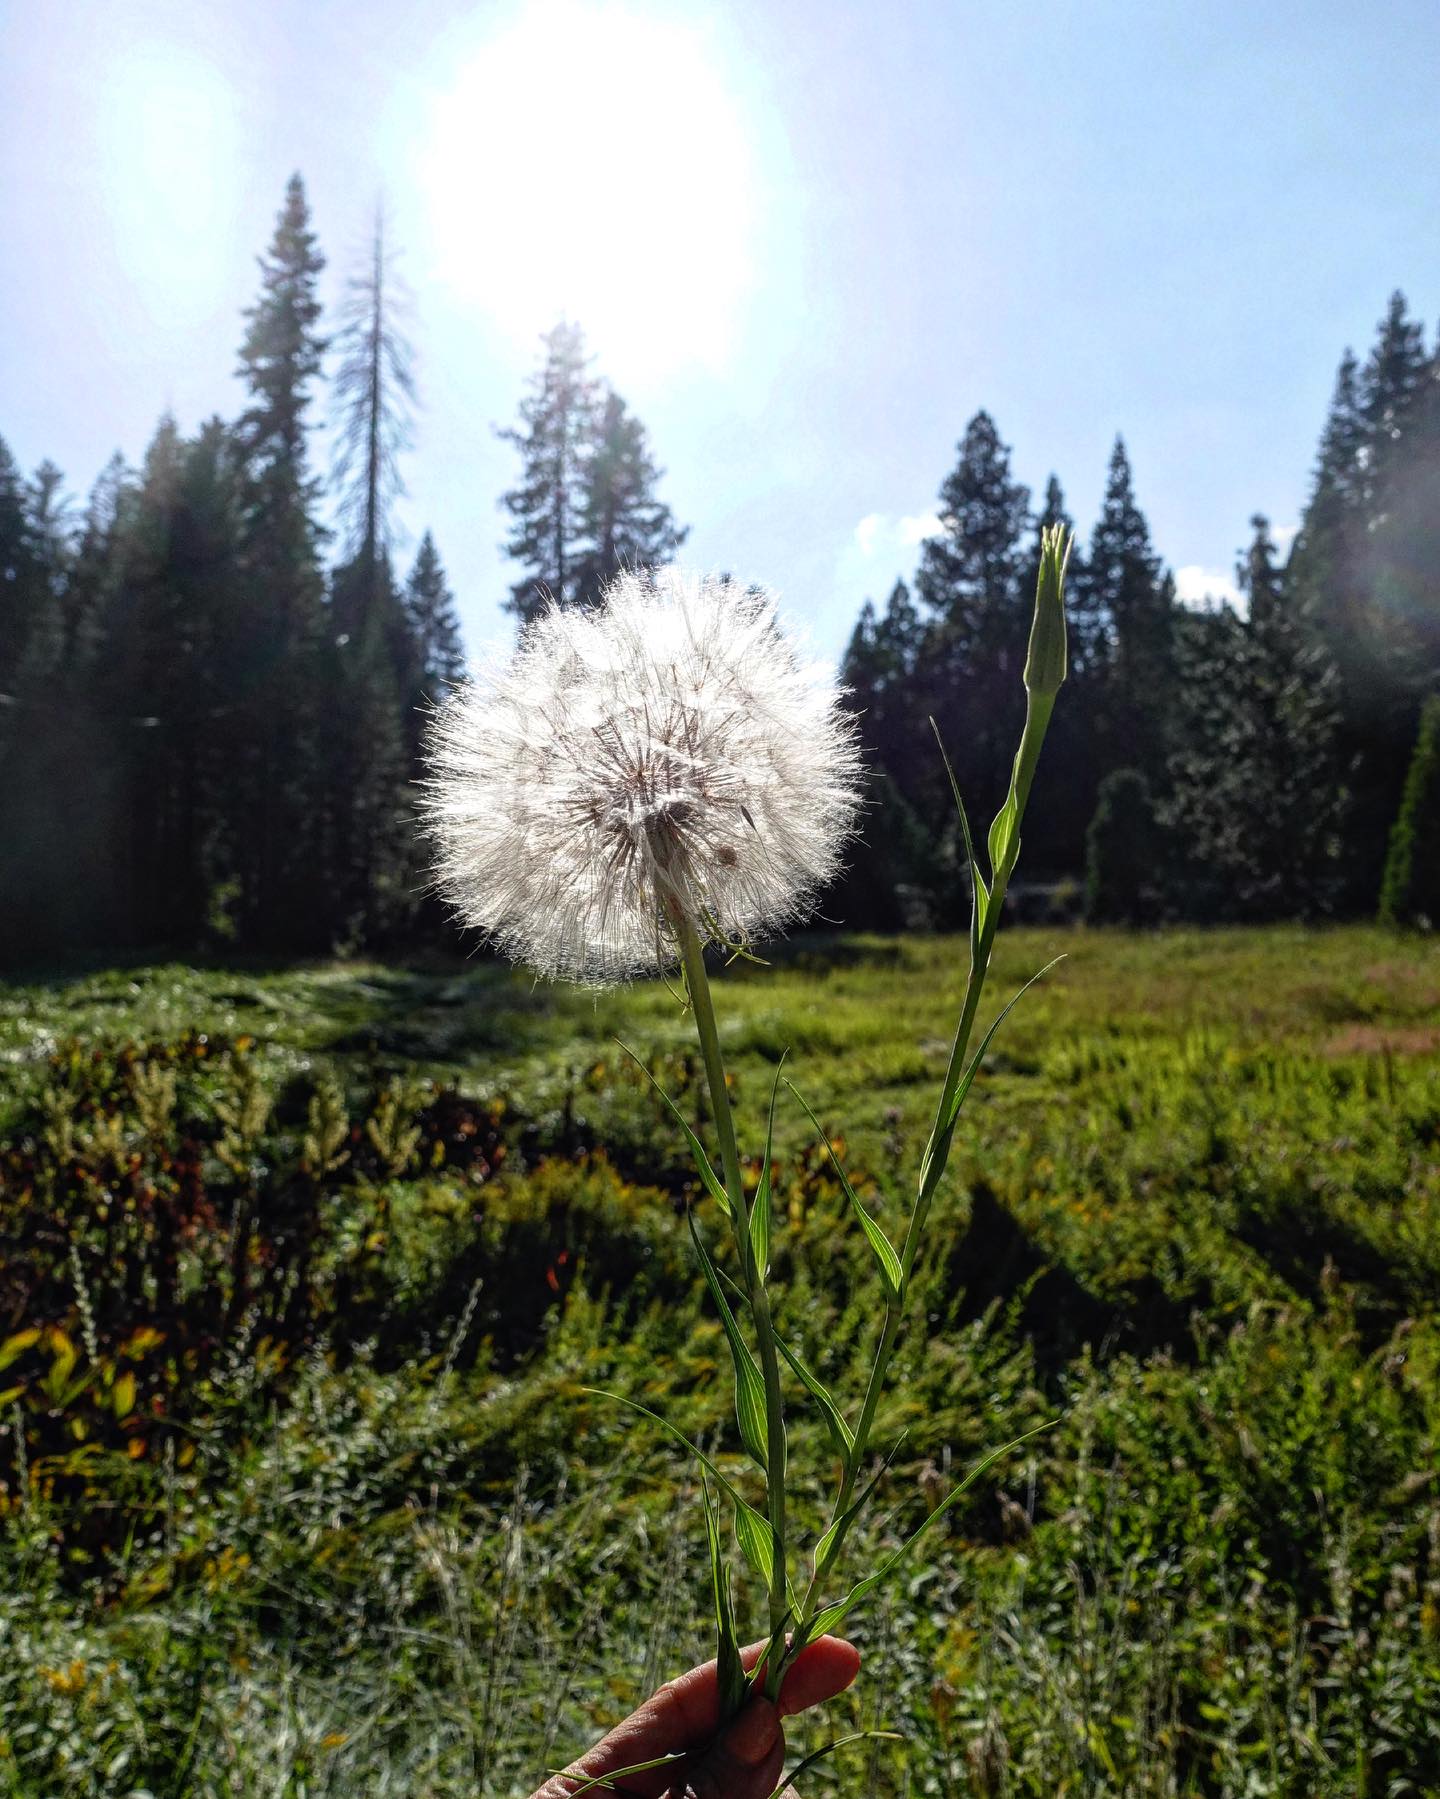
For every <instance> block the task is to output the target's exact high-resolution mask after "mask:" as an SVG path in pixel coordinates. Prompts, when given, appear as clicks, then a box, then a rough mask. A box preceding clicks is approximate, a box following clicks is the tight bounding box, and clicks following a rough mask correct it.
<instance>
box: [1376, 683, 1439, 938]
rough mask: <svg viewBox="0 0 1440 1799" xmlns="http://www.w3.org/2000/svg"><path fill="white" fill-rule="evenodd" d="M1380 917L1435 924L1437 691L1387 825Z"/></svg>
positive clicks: (1425, 708)
mask: <svg viewBox="0 0 1440 1799" xmlns="http://www.w3.org/2000/svg"><path fill="white" fill-rule="evenodd" d="M1380 922H1381V924H1388V925H1418V926H1419V927H1420V929H1421V930H1427V931H1428V930H1433V929H1434V927H1435V925H1436V924H1437V923H1440V694H1432V695H1431V696H1430V698H1429V699H1428V700H1426V702H1425V704H1424V706H1423V707H1422V708H1421V712H1420V730H1419V732H1418V734H1417V736H1416V738H1415V754H1414V755H1413V756H1412V757H1411V759H1410V772H1409V774H1407V775H1406V777H1405V792H1404V794H1403V796H1402V798H1401V801H1400V811H1399V813H1398V815H1397V816H1396V819H1395V823H1394V825H1393V826H1392V827H1391V830H1390V847H1389V850H1388V852H1387V854H1386V857H1385V878H1384V880H1383V882H1382V883H1381V887H1380Z"/></svg>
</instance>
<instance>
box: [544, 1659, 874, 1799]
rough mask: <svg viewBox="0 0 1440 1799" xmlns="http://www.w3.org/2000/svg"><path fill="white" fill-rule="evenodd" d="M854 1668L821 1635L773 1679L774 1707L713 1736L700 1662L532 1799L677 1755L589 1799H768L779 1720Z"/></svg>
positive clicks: (776, 1774)
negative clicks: (622, 1798)
mask: <svg viewBox="0 0 1440 1799" xmlns="http://www.w3.org/2000/svg"><path fill="white" fill-rule="evenodd" d="M764 1652H765V1644H764V1643H752V1644H751V1645H750V1647H749V1648H748V1649H746V1650H744V1651H743V1653H742V1656H741V1660H742V1661H743V1663H744V1665H745V1667H746V1668H752V1667H754V1665H755V1663H756V1662H758V1661H759V1659H760V1657H761V1656H762V1655H763V1654H764ZM859 1671H860V1656H859V1652H858V1651H857V1650H856V1649H855V1648H854V1647H853V1646H852V1645H851V1644H849V1643H844V1642H841V1640H840V1639H839V1638H838V1637H820V1638H818V1639H817V1640H816V1641H815V1642H813V1643H811V1644H810V1645H809V1646H808V1647H807V1648H805V1649H803V1650H802V1651H801V1652H800V1654H799V1655H798V1656H797V1657H796V1659H795V1664H794V1666H793V1667H792V1668H790V1669H789V1670H788V1671H787V1673H786V1675H785V1678H784V1680H783V1681H782V1682H781V1683H780V1695H779V1698H778V1700H776V1701H775V1702H774V1703H773V1704H772V1703H771V1701H770V1700H768V1699H766V1698H763V1697H761V1696H759V1695H757V1696H756V1697H754V1698H752V1699H750V1700H749V1701H747V1703H746V1704H745V1706H744V1707H743V1708H742V1709H741V1711H740V1713H739V1715H738V1716H737V1717H736V1718H735V1719H734V1720H733V1721H732V1722H731V1723H730V1724H729V1725H727V1727H726V1728H725V1730H724V1731H722V1732H721V1734H720V1735H719V1736H718V1737H717V1736H716V1734H715V1731H716V1727H717V1725H718V1724H719V1721H720V1688H719V1683H718V1681H717V1679H716V1673H715V1663H714V1662H706V1663H705V1665H704V1667H703V1668H692V1669H691V1670H690V1672H689V1673H688V1674H682V1675H681V1676H680V1677H679V1679H678V1680H671V1681H667V1682H666V1684H665V1685H664V1686H663V1687H661V1689H660V1691H659V1692H658V1693H656V1694H655V1695H654V1697H653V1698H651V1699H647V1700H646V1701H645V1703H644V1704H643V1705H642V1706H641V1707H640V1708H639V1710H638V1711H635V1712H632V1713H631V1715H630V1716H629V1717H628V1718H626V1719H625V1721H624V1723H623V1724H617V1725H616V1726H615V1728H614V1730H612V1731H611V1732H610V1734H609V1736H607V1737H606V1738H605V1740H604V1742H603V1743H597V1744H596V1746H595V1747H594V1748H593V1749H592V1750H591V1751H590V1753H589V1754H588V1755H584V1756H581V1758H580V1760H579V1761H578V1762H575V1763H574V1764H573V1765H572V1766H571V1767H570V1768H568V1769H567V1770H566V1771H565V1773H563V1774H557V1775H555V1776H554V1778H553V1779H551V1780H548V1781H547V1782H546V1783H545V1785H544V1786H542V1787H541V1788H539V1790H538V1791H537V1792H535V1793H534V1794H533V1795H532V1799H569V1795H570V1794H572V1793H574V1792H575V1791H576V1789H577V1788H578V1787H581V1786H583V1785H584V1783H585V1782H586V1781H587V1780H593V1779H594V1778H595V1776H596V1775H597V1774H604V1773H606V1772H607V1771H613V1770H617V1769H620V1768H632V1767H634V1766H635V1764H636V1763H637V1762H645V1761H652V1760H654V1758H655V1757H656V1756H660V1755H672V1754H675V1753H676V1752H683V1753H685V1756H686V1759H685V1760H684V1761H683V1762H678V1763H671V1764H670V1765H669V1766H667V1767H664V1768H652V1769H651V1770H650V1771H649V1772H648V1773H645V1774H631V1775H629V1776H627V1777H626V1778H625V1779H624V1780H622V1781H621V1783H620V1786H619V1787H618V1788H616V1787H606V1786H597V1787H593V1788H592V1789H590V1790H591V1791H592V1792H593V1793H594V1795H595V1799H608V1795H610V1794H612V1793H615V1792H617V1791H618V1792H624V1793H629V1794H635V1795H638V1796H639V1799H662V1796H663V1795H670V1799H769V1796H770V1794H771V1793H773V1792H774V1790H775V1788H776V1787H777V1786H778V1785H779V1784H780V1778H781V1772H782V1770H783V1768H784V1766H785V1734H784V1731H783V1729H782V1727H781V1726H782V1720H783V1719H785V1718H789V1717H793V1716H794V1714H795V1713H796V1712H803V1711H805V1710H807V1709H808V1708H809V1707H810V1706H812V1705H820V1704H822V1703H823V1702H824V1701H825V1700H826V1699H833V1698H834V1697H835V1695H836V1694H837V1693H843V1692H844V1691H845V1689H846V1687H848V1686H849V1685H850V1682H851V1681H852V1680H854V1678H855V1676H856V1675H857V1674H858V1673H859Z"/></svg>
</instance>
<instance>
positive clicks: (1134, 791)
mask: <svg viewBox="0 0 1440 1799" xmlns="http://www.w3.org/2000/svg"><path fill="white" fill-rule="evenodd" d="M1162 845H1163V839H1162V834H1161V831H1160V827H1159V825H1158V823H1157V821H1156V816H1155V802H1154V799H1153V798H1152V796H1151V792H1150V784H1149V782H1148V781H1147V780H1146V779H1145V777H1144V775H1143V774H1141V773H1140V771H1139V770H1138V769H1134V768H1117V769H1115V770H1113V771H1112V772H1111V773H1110V774H1108V775H1106V777H1105V779H1104V780H1103V781H1102V782H1101V783H1100V794H1099V799H1098V801H1097V803H1096V807H1095V816H1094V817H1093V818H1092V819H1091V821H1090V828H1089V830H1088V831H1087V832H1086V837H1085V917H1086V918H1087V920H1088V921H1089V922H1090V923H1091V924H1128V925H1137V924H1143V923H1145V922H1147V921H1148V920H1149V919H1150V918H1151V917H1153V915H1154V911H1155V908H1156V903H1157V898H1158V895H1159V893H1160V892H1161V891H1162V890H1163V888H1164V885H1165V876H1164V869H1163V861H1164V851H1163V847H1162Z"/></svg>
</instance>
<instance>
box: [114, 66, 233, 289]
mask: <svg viewBox="0 0 1440 1799" xmlns="http://www.w3.org/2000/svg"><path fill="white" fill-rule="evenodd" d="M99 124H100V136H99V143H98V150H99V155H98V159H97V160H98V166H99V172H100V179H101V183H102V185H103V190H104V193H105V202H106V215H107V217H108V219H109V221H110V227H111V230H112V231H113V232H114V239H115V250H116V255H117V258H118V261H119V263H120V266H121V268H122V269H123V270H124V272H125V275H126V277H127V279H128V280H129V281H130V282H131V283H132V284H133V286H134V288H135V290H136V291H137V293H138V294H139V295H140V296H141V298H142V299H143V301H144V303H145V304H146V305H147V306H149V307H150V308H151V310H152V311H153V312H154V313H155V315H156V316H157V317H163V318H164V319H165V320H166V322H167V323H170V324H175V323H177V322H179V323H182V324H185V323H190V322H193V321H194V320H197V319H200V318H203V317H205V316H207V315H208V314H210V313H211V312H213V311H214V310H215V309H216V308H217V307H223V306H225V305H226V304H228V295H227V292H226V288H225V281H226V277H227V275H228V273H229V261H228V251H229V246H230V244H231V241H232V239H233V235H234V231H235V211H236V205H237V197H238V186H239V179H238V174H237V171H238V169H239V167H240V149H241V146H240V142H239V136H238V132H237V129H236V121H235V107H234V99H233V96H232V94H231V91H230V88H229V86H228V84H227V83H226V82H225V80H224V78H223V77H222V76H221V74H220V72H219V70H218V69H217V68H216V67H215V66H214V65H213V64H212V63H210V62H208V61H206V60H204V59H202V58H201V57H198V56H194V55H190V54H188V53H186V52H184V51H182V50H180V49H178V48H174V47H171V46H169V45H166V44H164V43H161V42H158V41H157V42H154V43H142V44H140V45H137V46H135V47H134V48H132V49H130V50H129V51H127V52H126V53H125V54H124V55H122V56H120V57H118V58H117V60H116V62H115V64H114V66H113V68H112V70H111V73H110V76H109V79H108V81H107V85H106V100H105V105H104V108H103V110H102V116H101V119H100V121H99Z"/></svg>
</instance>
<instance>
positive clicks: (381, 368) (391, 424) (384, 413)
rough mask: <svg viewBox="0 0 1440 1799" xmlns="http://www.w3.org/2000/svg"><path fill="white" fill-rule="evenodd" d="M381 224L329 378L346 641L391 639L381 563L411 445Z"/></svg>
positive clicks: (411, 392)
mask: <svg viewBox="0 0 1440 1799" xmlns="http://www.w3.org/2000/svg"><path fill="white" fill-rule="evenodd" d="M393 263H394V257H393V254H392V253H391V252H389V251H387V249H386V246H385V222H384V216H383V214H380V213H377V215H376V219H375V226H374V231H373V234H372V237H371V241H370V245H369V249H368V251H367V254H366V260H365V266H364V268H363V269H362V271H361V272H360V273H359V274H358V275H355V276H352V277H351V279H350V281H349V283H348V295H347V298H346V301H345V304H344V307H343V308H342V311H341V315H340V330H339V332H338V334H337V336H336V345H337V348H338V349H339V352H340V361H339V366H338V368H337V369H336V373H335V395H336V399H337V401H338V408H339V423H340V442H339V449H338V454H337V457H336V463H335V472H334V482H335V487H336V490H337V492H338V494H339V498H340V507H341V514H342V517H343V519H344V521H345V524H346V527H347V529H348V532H349V539H350V541H349V552H350V559H351V562H352V564H353V565H354V568H355V570H356V573H357V580H356V582H355V583H354V585H355V587H356V589H357V591H358V597H359V599H360V614H359V616H357V617H346V616H343V615H341V616H338V617H337V619H336V626H337V629H339V630H341V631H345V632H348V633H349V634H350V637H351V639H352V641H354V640H357V639H360V638H362V637H366V636H369V635H375V636H379V635H382V634H389V635H392V636H393V630H394V620H393V619H391V618H387V617H386V616H384V607H383V604H382V593H381V586H382V582H381V575H380V562H381V559H382V557H384V556H385V555H386V554H387V552H388V551H389V548H390V542H391V534H392V533H391V508H392V506H393V504H394V502H395V500H396V499H397V498H398V497H399V496H400V495H401V494H402V493H403V492H404V483H403V482H402V480H401V478H400V468H399V457H400V454H401V452H402V451H403V450H405V449H407V448H408V447H409V444H410V425H411V411H412V408H413V406H414V403H415V373H414V352H413V351H412V349H411V347H410V344H409V343H408V342H407V340H406V339H405V337H404V335H403V334H402V332H401V330H400V325H399V318H398V314H399V312H400V308H401V304H402V300H401V295H400V289H399V285H398V280H397V277H396V275H395V272H394V266H393Z"/></svg>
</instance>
